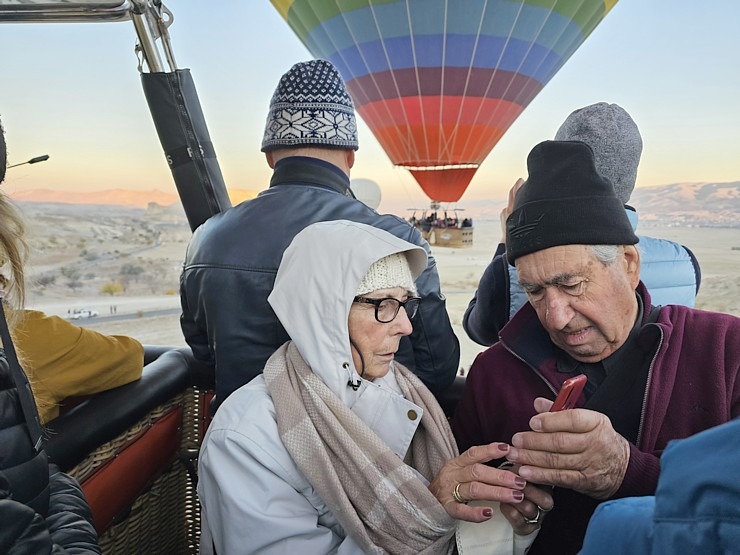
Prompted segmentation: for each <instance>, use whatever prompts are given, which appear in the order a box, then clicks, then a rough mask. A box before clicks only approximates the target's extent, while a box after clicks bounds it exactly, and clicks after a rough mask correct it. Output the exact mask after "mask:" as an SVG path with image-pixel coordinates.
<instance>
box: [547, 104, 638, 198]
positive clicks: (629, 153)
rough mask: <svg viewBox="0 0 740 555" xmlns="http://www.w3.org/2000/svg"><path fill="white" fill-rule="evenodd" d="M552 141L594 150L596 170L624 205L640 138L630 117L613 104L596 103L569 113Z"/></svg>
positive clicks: (634, 174)
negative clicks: (607, 181) (569, 143)
mask: <svg viewBox="0 0 740 555" xmlns="http://www.w3.org/2000/svg"><path fill="white" fill-rule="evenodd" d="M555 140H556V141H582V142H584V143H586V144H587V145H588V146H590V147H591V149H592V150H593V151H594V157H595V160H596V169H597V171H598V172H599V173H600V174H601V175H603V176H604V177H606V178H607V179H608V180H609V181H611V182H612V185H613V186H614V191H615V192H616V193H617V197H618V198H619V200H621V201H622V204H627V202H628V201H629V199H630V196H631V195H632V190H633V189H634V188H635V181H636V180H637V166H638V165H639V164H640V154H642V137H640V130H639V129H638V128H637V124H636V123H635V122H634V120H633V119H632V118H631V117H630V115H629V114H628V113H627V112H626V111H625V110H624V108H622V107H621V106H617V105H616V104H607V103H606V102H598V103H596V104H591V105H590V106H586V107H585V108H580V109H578V110H576V111H574V112H573V113H571V114H570V115H569V116H568V117H567V119H566V120H565V121H564V122H563V125H561V126H560V129H558V132H557V133H556V134H555Z"/></svg>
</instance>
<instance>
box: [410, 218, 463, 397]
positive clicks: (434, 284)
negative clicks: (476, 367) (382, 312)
mask: <svg viewBox="0 0 740 555" xmlns="http://www.w3.org/2000/svg"><path fill="white" fill-rule="evenodd" d="M404 227H407V228H408V237H407V238H406V240H407V241H409V242H410V243H413V244H415V245H419V246H421V247H423V248H424V250H425V251H427V256H428V263H427V268H426V269H425V270H424V271H423V272H422V274H421V275H420V276H419V277H418V278H417V279H416V289H417V291H418V293H419V296H420V297H421V303H420V305H419V311H418V312H417V313H416V317H415V318H414V320H413V331H412V332H411V335H410V336H409V337H408V340H407V339H406V338H404V339H402V340H401V344H400V345H399V349H398V352H397V353H396V359H397V360H398V362H400V363H401V364H403V365H404V366H406V367H407V368H408V369H409V370H411V371H412V372H413V373H414V374H416V375H417V376H418V377H419V379H420V380H421V381H422V382H424V385H426V386H427V387H428V388H429V389H430V390H431V391H432V392H433V393H441V392H442V391H444V390H445V389H447V388H448V387H450V386H451V385H452V382H454V381H455V376H456V375H457V370H458V367H459V366H458V365H459V364H460V341H459V340H458V339H457V336H456V335H455V331H454V330H453V329H452V324H451V323H450V317H449V314H448V313H447V306H446V302H447V301H446V299H445V297H444V295H443V294H442V292H441V285H440V280H439V273H438V272H437V262H436V260H435V259H434V256H432V254H431V250H430V249H429V245H428V244H427V242H426V241H424V239H423V238H422V236H421V233H419V231H418V230H417V229H416V228H414V227H413V226H410V225H408V223H406V222H404ZM397 236H400V235H397ZM401 238H405V237H401Z"/></svg>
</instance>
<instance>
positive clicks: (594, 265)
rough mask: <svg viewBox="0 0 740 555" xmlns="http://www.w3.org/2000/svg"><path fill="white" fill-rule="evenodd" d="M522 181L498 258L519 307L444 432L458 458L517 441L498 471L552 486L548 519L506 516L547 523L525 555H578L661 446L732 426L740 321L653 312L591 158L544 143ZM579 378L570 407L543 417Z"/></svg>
mask: <svg viewBox="0 0 740 555" xmlns="http://www.w3.org/2000/svg"><path fill="white" fill-rule="evenodd" d="M527 169H528V174H529V175H528V178H527V180H526V182H525V183H524V184H523V185H522V187H521V188H520V190H519V192H518V193H517V194H516V196H515V199H514V203H513V207H512V212H511V215H510V216H509V217H508V218H507V220H506V225H507V236H506V251H507V254H508V257H509V260H511V261H513V263H514V264H515V265H516V270H517V273H518V282H519V285H520V286H521V288H522V289H523V290H524V292H525V294H526V295H527V300H528V302H527V303H526V304H525V305H524V306H523V307H522V308H521V309H520V310H519V311H518V312H517V313H516V314H515V315H514V317H513V318H512V319H511V321H510V322H509V323H508V324H507V325H506V326H504V327H503V329H502V330H501V332H500V337H499V341H498V342H497V343H496V344H494V345H493V346H491V347H489V348H488V349H487V350H485V351H484V352H483V353H481V354H479V355H478V357H477V358H476V359H475V362H473V365H472V367H471V368H470V372H469V373H468V376H467V378H466V381H465V387H464V390H463V394H462V398H461V399H460V402H459V403H458V405H457V409H456V412H455V415H454V417H453V420H452V429H453V433H454V435H455V440H456V441H457V445H458V448H459V449H460V450H461V451H464V450H465V449H467V448H469V447H470V446H472V445H485V444H488V443H490V442H504V443H508V444H510V445H511V446H512V447H511V449H510V450H509V452H508V453H507V454H506V455H505V459H506V462H507V463H508V464H507V467H511V469H512V471H514V472H516V473H518V474H519V476H520V477H521V478H523V479H524V480H526V481H527V483H528V484H529V485H532V486H533V487H537V486H534V485H535V484H547V485H548V490H549V487H550V486H553V487H554V490H552V495H553V501H554V507H553V508H552V509H551V510H547V511H546V510H545V508H544V507H542V506H540V507H537V506H533V505H531V504H527V505H522V504H514V505H510V506H507V505H505V504H504V505H502V508H501V510H502V512H504V514H507V513H506V512H505V511H507V512H509V514H513V512H514V511H516V510H518V511H520V513H522V516H520V517H519V519H520V520H519V521H520V522H522V521H523V522H528V523H537V524H538V525H539V526H540V529H539V534H538V535H537V538H536V539H535V541H534V543H533V544H532V547H531V549H530V551H529V552H528V555H540V554H542V553H558V554H571V553H572V554H575V553H578V552H579V551H580V549H581V546H582V543H583V538H584V534H585V532H586V528H587V526H588V521H589V519H590V517H591V515H592V514H593V512H594V510H595V509H596V507H597V505H598V504H599V503H600V502H602V501H606V500H611V499H619V498H623V497H629V496H643V495H653V494H654V493H655V488H656V484H657V483H658V475H659V472H660V466H661V465H660V456H661V454H662V453H663V451H664V450H665V448H666V446H667V444H668V442H670V441H671V440H673V439H679V438H684V437H688V436H690V435H692V434H695V433H697V432H699V431H701V430H705V429H708V428H710V427H713V426H718V425H720V424H723V423H725V422H728V421H729V420H731V419H733V418H737V417H738V416H740V388H738V386H737V384H738V371H739V370H740V318H737V317H735V316H731V315H729V314H722V313H713V312H707V311H703V310H695V309H693V308H689V307H686V306H681V305H668V306H656V305H655V304H654V303H653V302H652V298H651V294H650V291H649V288H647V287H646V286H645V284H644V283H643V282H642V281H641V279H640V276H641V268H640V266H641V253H640V250H639V248H638V245H639V244H638V238H637V236H636V235H635V234H634V231H633V230H632V226H631V225H630V221H629V219H628V217H627V214H626V213H625V211H624V209H623V207H622V206H623V205H622V202H621V200H620V199H619V198H617V196H616V193H615V191H614V188H613V187H612V185H611V182H610V181H609V180H608V179H607V178H605V177H604V176H603V175H601V174H600V173H599V172H598V171H597V164H596V160H595V156H594V151H593V150H592V149H591V148H590V147H589V146H588V145H586V144H585V143H583V142H580V141H545V142H542V143H540V144H538V145H537V146H535V147H534V148H533V149H532V151H531V152H530V154H529V157H528V158H527ZM580 375H585V377H586V384H585V389H584V390H583V392H579V393H578V394H576V396H575V398H574V401H575V406H574V408H572V409H568V410H563V411H555V412H551V409H552V407H553V399H554V398H555V394H556V392H558V391H559V390H560V389H561V388H562V387H563V385H564V383H565V381H566V380H568V379H571V378H575V377H577V376H580ZM502 458H504V457H502ZM502 462H503V461H498V462H494V464H495V465H496V466H499V467H500V465H501V464H502ZM511 465H513V466H511ZM464 491H467V490H464Z"/></svg>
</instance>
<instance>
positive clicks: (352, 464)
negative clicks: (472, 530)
mask: <svg viewBox="0 0 740 555" xmlns="http://www.w3.org/2000/svg"><path fill="white" fill-rule="evenodd" d="M426 266H427V254H426V252H425V251H424V250H423V249H421V248H419V247H416V246H414V245H412V244H411V243H408V242H406V241H403V240H401V239H398V238H397V237H395V236H393V235H391V234H389V233H387V232H385V231H382V230H379V229H376V228H373V227H370V226H366V225H363V224H359V223H353V222H348V221H334V222H321V223H317V224H314V225H311V226H309V227H307V228H306V229H304V230H303V231H302V232H301V233H299V234H298V235H296V237H295V239H294V240H293V242H292V243H291V245H290V246H289V247H288V249H287V250H286V251H285V254H284V255H283V259H282V262H281V265H280V268H279V270H278V273H277V277H276V280H275V285H274V289H273V291H272V293H271V295H270V297H269V299H268V300H269V303H270V305H271V306H272V308H273V310H274V311H275V314H276V315H277V316H278V318H279V319H280V321H281V323H282V324H283V326H284V327H285V329H286V330H287V332H288V334H289V335H290V337H291V341H289V342H288V343H286V344H284V345H283V346H282V347H280V349H278V351H276V352H275V354H274V355H273V356H272V357H271V358H270V359H269V361H268V362H267V364H266V366H265V369H264V373H263V375H261V376H258V377H257V378H255V379H254V380H252V381H251V382H250V383H249V384H247V385H245V386H243V387H242V388H240V389H239V390H237V391H236V392H235V393H233V394H232V395H231V396H230V397H229V398H228V399H227V400H226V401H225V402H224V404H223V405H222V406H221V407H220V408H219V410H218V412H217V413H216V416H215V418H214V420H213V422H212V423H211V426H210V428H209V430H208V433H207V435H206V437H205V439H204V443H203V448H202V450H201V456H200V461H199V484H198V494H199V496H200V501H201V505H202V537H201V553H209V552H212V551H213V550H214V549H215V551H216V552H217V553H219V554H221V555H226V554H228V555H231V554H236V553H317V554H318V553H322V554H323V553H341V554H344V553H347V554H360V553H451V552H452V551H453V549H454V547H455V538H454V536H455V531H456V529H457V524H458V521H457V520H456V519H459V518H462V519H465V520H468V521H473V522H483V521H487V520H490V519H491V518H492V517H493V511H492V509H491V507H485V506H484V507H476V506H472V505H466V504H465V502H466V501H468V500H471V499H473V498H486V499H491V500H495V501H501V502H504V503H512V504H518V506H520V507H522V509H521V510H522V512H523V514H524V513H525V512H526V511H529V512H530V513H532V512H534V511H536V510H537V509H536V506H535V505H534V502H533V501H531V500H530V501H527V500H525V501H523V498H524V492H523V490H524V489H525V483H524V480H522V479H521V478H519V477H518V476H516V475H515V474H513V473H511V472H508V471H505V470H499V469H495V468H489V467H487V466H485V465H483V464H481V463H484V462H487V461H489V460H492V459H496V458H501V457H503V456H505V455H506V451H507V450H508V446H507V445H503V444H491V445H489V446H481V447H474V448H472V449H470V450H469V451H467V452H466V453H465V454H463V455H461V456H457V448H456V446H455V441H454V438H453V436H452V433H451V431H450V428H449V426H448V424H447V419H446V417H445V415H444V414H443V412H442V410H441V408H440V407H439V405H438V404H437V402H436V400H435V399H434V397H433V396H432V394H431V393H430V392H429V390H427V389H426V387H425V386H424V385H423V384H422V383H421V381H419V380H418V378H416V376H414V375H413V374H412V373H411V372H410V371H408V370H407V369H406V368H404V367H403V366H401V365H400V364H398V363H396V362H394V353H395V352H396V350H397V349H398V344H399V341H400V339H401V337H403V336H405V335H408V334H410V333H411V331H412V324H411V322H412V320H413V317H414V316H415V314H416V310H417V308H418V304H419V298H418V297H416V296H415V287H414V279H415V278H416V277H417V276H418V275H419V274H420V273H421V272H422V271H423V269H424V268H426ZM463 496H464V497H463ZM534 501H536V502H538V504H540V505H541V504H542V503H544V504H547V503H548V502H550V500H548V499H545V500H542V499H536V500H534ZM498 516H499V517H500V514H499V515H498ZM507 526H508V523H507ZM523 526H524V527H522V526H519V530H518V531H520V532H522V533H527V532H531V531H532V530H533V527H531V526H530V527H529V528H527V526H529V525H526V524H525V525H523Z"/></svg>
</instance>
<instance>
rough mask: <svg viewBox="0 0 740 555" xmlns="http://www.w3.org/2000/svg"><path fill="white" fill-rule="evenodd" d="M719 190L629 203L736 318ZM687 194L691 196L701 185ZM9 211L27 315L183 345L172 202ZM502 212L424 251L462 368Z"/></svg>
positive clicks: (739, 296) (736, 262)
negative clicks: (23, 232) (466, 234)
mask: <svg viewBox="0 0 740 555" xmlns="http://www.w3.org/2000/svg"><path fill="white" fill-rule="evenodd" d="M725 185H730V187H718V186H716V184H715V186H714V192H715V194H717V195H719V197H720V198H719V200H718V199H717V198H713V197H712V195H710V194H708V193H707V192H706V191H705V193H704V194H703V197H704V201H703V202H699V203H698V204H697V205H695V206H691V204H690V202H689V200H687V199H686V198H683V201H681V200H679V201H676V198H677V197H678V198H679V199H680V198H681V197H680V195H679V194H678V193H677V191H682V194H683V195H687V194H690V193H691V187H690V186H666V187H672V189H670V190H669V189H665V190H664V191H663V192H662V193H661V192H660V191H657V189H663V188H655V189H656V190H651V189H645V190H642V191H647V193H644V192H641V193H640V194H639V195H638V194H637V192H640V191H641V190H638V191H637V192H636V195H635V197H637V198H636V199H633V200H636V202H635V204H636V206H637V207H638V208H640V205H641V204H642V205H643V206H650V210H649V211H647V210H646V209H645V208H641V218H642V222H643V223H642V225H641V226H640V230H639V231H640V233H641V234H643V235H650V236H653V237H662V238H666V239H671V240H674V241H677V242H679V243H681V244H683V245H686V246H687V247H689V248H690V249H691V250H692V251H693V252H694V253H695V255H696V256H697V258H698V259H699V261H700V263H701V267H702V285H701V291H700V293H699V296H698V298H697V307H699V308H702V309H706V310H715V311H721V312H727V313H730V314H735V315H738V316H740V217H739V216H740V206H739V205H738V203H739V202H740V183H733V184H725ZM694 189H695V190H694V193H695V194H696V193H697V192H698V193H699V194H700V196H701V187H698V186H694ZM687 191H688V192H687ZM666 199H668V200H666ZM700 200H701V199H700ZM697 202H698V201H697ZM712 202H713V203H714V204H711V203H712ZM661 203H663V204H661ZM666 203H667V208H666V207H665V206H664V204H666ZM708 203H709V206H710V207H709V208H706V206H708ZM718 203H720V204H718ZM18 204H19V206H20V208H21V210H22V211H23V212H24V214H25V215H26V218H27V221H28V223H29V239H30V240H29V244H30V249H31V265H30V271H29V278H30V280H29V281H30V283H29V293H28V302H27V304H28V306H29V308H36V309H40V310H43V311H45V312H47V313H50V314H58V315H60V316H63V317H70V316H71V315H72V311H74V310H83V309H85V310H90V311H95V312H97V313H98V316H96V317H93V318H86V319H80V320H76V322H77V323H79V324H81V325H85V326H90V327H92V328H94V329H97V330H99V331H102V332H105V333H115V334H124V335H132V336H134V337H136V338H138V339H139V340H140V341H142V342H143V343H147V344H165V345H173V346H184V345H185V342H184V340H183V338H182V335H181V333H180V328H179V323H178V318H179V296H178V294H177V290H178V279H179V275H180V269H181V266H182V260H183V258H184V254H185V249H186V247H187V242H188V240H189V238H190V230H189V227H188V225H187V223H186V220H185V216H184V212H183V210H182V208H181V207H180V206H179V204H174V205H171V206H167V207H162V206H160V205H158V204H154V203H152V204H149V205H148V207H147V208H140V207H135V206H128V207H126V206H120V205H112V204H106V205H101V204H65V203H59V202H54V203H40V202H31V201H29V200H27V199H26V200H21V201H19V202H18ZM502 205H503V203H502V202H498V203H494V202H492V203H487V205H486V207H485V209H484V210H480V211H479V212H478V213H477V214H478V216H477V217H476V219H475V226H476V227H475V244H474V246H473V247H472V248H468V249H449V248H442V247H433V248H432V251H433V254H434V256H435V258H436V260H437V266H438V269H439V273H440V277H441V280H442V288H443V292H444V293H445V295H446V296H447V299H448V311H449V313H450V318H451V321H452V322H453V325H454V327H455V331H456V333H457V335H458V337H459V338H460V342H461V345H462V358H461V361H460V363H461V367H463V368H467V367H469V365H470V364H471V362H472V361H473V359H474V358H475V355H476V354H477V353H478V352H480V351H481V350H482V347H481V346H479V345H477V344H475V343H473V342H472V341H470V340H469V339H468V338H467V336H466V335H465V332H464V330H463V329H462V325H461V322H462V316H463V313H464V312H465V308H466V307H467V305H468V302H469V301H470V298H471V297H472V295H473V293H474V291H475V289H476V287H477V284H478V279H479V277H480V275H481V273H482V272H483V270H484V269H485V267H486V266H487V265H488V263H489V262H490V259H491V257H492V255H493V251H494V250H495V247H496V244H497V242H498V240H499V238H500V233H501V232H500V227H499V222H498V218H497V217H496V218H494V217H492V216H493V214H497V213H498V211H499V210H500V209H501V206H502ZM687 207H690V208H692V210H691V211H689V210H688V208H687ZM702 207H703V208H702ZM669 210H670V211H669ZM690 213H693V214H694V215H695V218H693V219H692V217H691V216H690ZM467 214H475V212H474V211H473V210H469V212H467ZM697 224H702V226H701V227H698V226H697Z"/></svg>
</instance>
